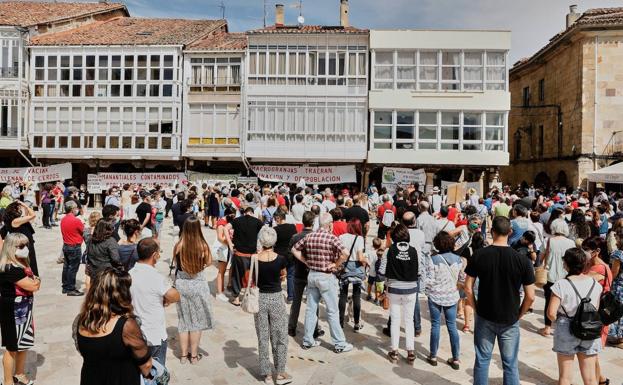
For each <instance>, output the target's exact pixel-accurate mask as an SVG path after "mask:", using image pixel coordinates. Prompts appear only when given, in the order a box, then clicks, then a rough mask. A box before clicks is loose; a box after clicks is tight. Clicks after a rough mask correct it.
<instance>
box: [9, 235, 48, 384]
mask: <svg viewBox="0 0 623 385" xmlns="http://www.w3.org/2000/svg"><path fill="white" fill-rule="evenodd" d="M40 286H41V281H40V280H39V278H38V277H37V276H35V275H34V274H33V271H32V269H31V268H30V266H29V262H28V238H27V237H26V236H25V235H23V234H19V233H12V234H8V235H7V236H6V238H5V240H4V244H3V246H2V252H0V330H1V332H2V346H3V347H4V348H5V349H6V352H5V353H4V356H3V357H2V366H3V368H4V378H3V382H2V383H3V384H5V385H10V384H13V383H14V378H15V379H17V381H19V383H20V384H28V385H29V384H32V383H33V382H32V381H31V380H29V379H28V378H27V377H26V374H25V373H24V365H25V363H26V355H27V354H28V350H29V349H31V348H32V347H33V346H34V342H35V331H34V323H33V316H32V308H33V293H34V292H35V291H37V290H39V287H40Z"/></svg>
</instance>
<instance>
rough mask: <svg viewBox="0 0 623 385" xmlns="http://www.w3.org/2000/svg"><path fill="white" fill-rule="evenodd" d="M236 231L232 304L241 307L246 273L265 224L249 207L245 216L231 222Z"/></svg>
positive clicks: (245, 211)
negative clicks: (240, 296) (241, 295)
mask: <svg viewBox="0 0 623 385" xmlns="http://www.w3.org/2000/svg"><path fill="white" fill-rule="evenodd" d="M231 225H232V228H233V229H234V239H232V241H233V243H234V255H233V256H232V259H231V264H232V269H233V271H232V273H231V278H232V293H233V295H234V299H233V300H232V304H234V305H236V306H240V299H239V298H238V296H239V295H240V291H241V290H242V288H243V287H245V286H244V285H245V284H246V280H245V279H244V276H245V273H246V271H247V270H249V267H250V265H251V256H252V255H253V254H255V253H257V235H258V233H259V232H260V229H261V228H262V226H263V224H262V221H260V220H259V219H257V218H256V217H255V216H253V207H247V208H246V209H245V210H244V215H242V216H240V217H238V218H236V219H234V220H233V221H232V222H231Z"/></svg>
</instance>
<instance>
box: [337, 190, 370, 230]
mask: <svg viewBox="0 0 623 385" xmlns="http://www.w3.org/2000/svg"><path fill="white" fill-rule="evenodd" d="M343 212H344V219H345V220H346V222H347V223H348V222H350V220H351V219H353V218H357V219H359V222H361V226H362V228H363V235H364V236H365V235H366V234H368V229H369V228H370V215H368V210H366V209H364V208H363V207H361V197H360V196H359V195H355V196H354V197H353V207H351V208H349V209H346V210H343Z"/></svg>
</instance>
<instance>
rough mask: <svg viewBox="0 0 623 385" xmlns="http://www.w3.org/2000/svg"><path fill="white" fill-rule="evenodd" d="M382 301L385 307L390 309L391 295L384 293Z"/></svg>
mask: <svg viewBox="0 0 623 385" xmlns="http://www.w3.org/2000/svg"><path fill="white" fill-rule="evenodd" d="M381 301H382V304H383V309H384V310H389V296H388V295H387V294H383V299H382V300H381Z"/></svg>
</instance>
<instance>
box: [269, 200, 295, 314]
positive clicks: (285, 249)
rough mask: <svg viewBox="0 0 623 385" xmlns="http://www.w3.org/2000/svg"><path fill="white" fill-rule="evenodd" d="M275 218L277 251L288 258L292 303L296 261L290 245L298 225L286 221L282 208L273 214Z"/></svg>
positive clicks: (288, 280)
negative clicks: (294, 261) (293, 260)
mask: <svg viewBox="0 0 623 385" xmlns="http://www.w3.org/2000/svg"><path fill="white" fill-rule="evenodd" d="M273 220H274V221H275V222H276V223H277V226H275V227H274V229H275V231H276V232H277V243H275V252H276V253H277V254H279V255H283V256H284V257H286V258H287V259H288V270H287V271H288V276H287V280H286V287H287V291H288V303H292V299H293V298H294V263H293V262H292V259H294V257H292V253H291V252H290V249H291V247H289V246H290V241H291V240H292V237H293V236H294V235H295V234H296V226H294V225H293V224H291V223H286V213H285V212H283V211H281V210H277V211H276V212H275V213H274V214H273Z"/></svg>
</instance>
